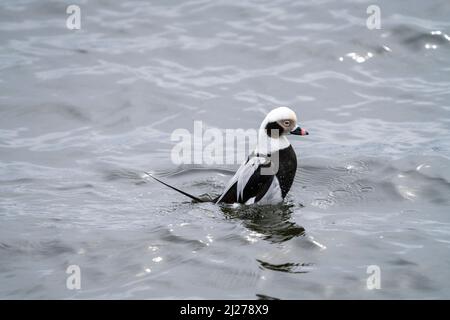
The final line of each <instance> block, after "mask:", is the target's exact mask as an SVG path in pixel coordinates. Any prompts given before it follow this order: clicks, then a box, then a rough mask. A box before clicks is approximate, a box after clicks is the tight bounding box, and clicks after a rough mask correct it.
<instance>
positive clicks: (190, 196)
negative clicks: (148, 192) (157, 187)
mask: <svg viewBox="0 0 450 320" xmlns="http://www.w3.org/2000/svg"><path fill="white" fill-rule="evenodd" d="M144 173H145V174H146V175H148V176H149V177H151V178H153V179H155V180H156V181H158V182H159V183H162V184H163V185H165V186H167V187H169V188H171V189H173V190H175V191H178V192H179V193H181V194H183V195H185V196H187V197H189V198H191V199H192V200H194V201H196V202H208V201H205V200H202V199H200V198H197V197H196V196H193V195H192V194H189V193H187V192H184V191H182V190H180V189H177V188H175V187H172V186H171V185H170V184H167V183H165V182H164V181H161V180H159V179H158V178H156V177H154V176H153V175H152V174H150V173H148V172H144Z"/></svg>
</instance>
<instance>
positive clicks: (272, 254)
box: [0, 0, 450, 299]
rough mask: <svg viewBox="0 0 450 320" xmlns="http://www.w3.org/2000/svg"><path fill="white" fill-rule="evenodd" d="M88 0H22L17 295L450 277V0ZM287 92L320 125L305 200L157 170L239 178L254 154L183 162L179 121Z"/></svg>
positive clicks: (10, 161) (6, 4) (1, 92)
mask: <svg viewBox="0 0 450 320" xmlns="http://www.w3.org/2000/svg"><path fill="white" fill-rule="evenodd" d="M69 4H72V2H70V1H37V0H23V1H18V0H14V1H2V2H1V4H0V43H1V46H0V70H1V73H0V194H1V196H0V298H2V299H13V298H18V299H31V298H38V299H48V298H57V299H70V298H80V299H89V298H101V299H111V298H118V299H129V298H139V299H140V298H144V299H146V298H149V299H156V298H164V299H171V298H201V299H207V298H216V299H217V298H218V299H222V298H227V299H241V298H249V299H257V298H279V299H311V298H314V299H323V298H326V299H338V298H343V299H348V298H356V299H381V298H387V299H391V298H400V299H406V298H419V299H423V298H426V299H429V298H447V299H448V298H450V268H449V265H450V218H449V214H450V210H449V209H450V197H449V195H450V131H449V129H450V64H449V57H450V36H449V35H450V19H449V17H450V4H449V2H448V0H434V1H419V0H416V1H408V2H406V1H395V2H394V1H388V0H383V1H377V5H379V6H380V9H381V19H382V20H381V29H380V30H376V29H375V30H369V29H368V28H367V27H366V19H367V17H368V15H367V13H366V9H367V7H368V6H369V5H371V4H373V3H372V1H326V0H323V1H278V0H270V1H247V0H240V1H205V0H195V1H77V3H76V4H78V5H79V6H80V8H81V13H82V19H81V30H68V29H67V28H66V18H67V14H66V7H67V5H69ZM280 105H288V106H290V107H291V108H293V109H294V110H295V111H296V112H297V115H298V117H299V120H300V123H301V124H302V126H303V127H304V128H306V129H307V130H308V131H309V132H310V135H309V136H308V137H300V138H295V137H294V138H291V142H292V145H293V146H294V148H295V150H296V152H297V156H298V160H299V168H298V172H297V176H296V179H295V182H294V185H293V187H292V189H291V192H290V193H289V196H288V199H287V201H286V203H285V204H284V205H281V206H273V207H250V208H239V209H230V208H220V207H218V206H215V205H213V204H210V203H200V204H198V203H197V204H196V203H191V202H190V201H189V199H187V198H185V197H184V196H182V195H180V194H178V193H175V192H173V191H172V190H170V189H167V188H165V187H164V186H161V185H160V184H157V183H155V182H154V181H151V180H149V179H148V178H147V177H145V175H143V172H144V171H152V172H155V173H157V174H158V175H159V176H160V177H162V178H164V179H165V180H166V181H167V182H169V183H171V184H174V185H176V186H178V187H179V188H182V189H184V190H187V191H189V192H192V193H194V194H196V195H199V194H202V193H210V194H219V193H220V192H221V190H222V189H223V188H224V186H225V184H226V182H227V180H228V179H229V178H230V177H231V175H232V173H233V170H235V169H236V168H237V165H235V166H225V165H224V166H217V165H212V166H208V165H197V166H194V167H193V166H187V165H186V166H182V167H179V166H177V165H175V164H174V163H172V161H171V157H170V153H171V150H172V148H173V146H174V145H175V142H174V141H171V134H172V132H173V131H174V130H175V129H178V128H185V129H187V130H190V131H191V130H192V129H193V123H194V121H203V123H204V125H205V126H208V127H211V128H219V129H221V130H225V129H228V128H245V129H247V128H257V127H258V126H259V124H260V122H261V120H262V119H263V118H264V115H265V113H266V112H267V111H269V110H271V109H272V108H273V107H276V106H280ZM69 265H78V266H79V267H80V270H81V290H69V289H67V287H66V279H67V277H68V276H69V275H68V274H66V269H67V267H68V266H69ZM371 265H376V266H378V267H379V268H380V271H381V289H378V290H377V289H374V290H369V289H368V288H367V285H366V281H367V278H368V277H369V276H370V274H368V273H367V267H368V266H371Z"/></svg>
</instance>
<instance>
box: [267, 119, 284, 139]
mask: <svg viewBox="0 0 450 320" xmlns="http://www.w3.org/2000/svg"><path fill="white" fill-rule="evenodd" d="M265 129H266V133H267V135H268V136H269V137H272V135H274V137H275V136H276V137H278V136H280V134H281V133H283V127H281V126H280V125H279V124H278V122H269V123H268V124H266V128H265ZM272 130H274V131H272ZM275 130H276V131H275Z"/></svg>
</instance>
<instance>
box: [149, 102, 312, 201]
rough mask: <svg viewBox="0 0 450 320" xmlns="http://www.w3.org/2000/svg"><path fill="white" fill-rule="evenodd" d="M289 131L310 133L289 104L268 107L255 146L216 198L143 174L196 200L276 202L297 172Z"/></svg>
mask: <svg viewBox="0 0 450 320" xmlns="http://www.w3.org/2000/svg"><path fill="white" fill-rule="evenodd" d="M291 135H293V136H306V135H309V133H308V131H306V130H305V129H303V128H302V127H300V126H299V124H298V123H297V115H296V113H295V112H294V111H293V110H292V109H290V108H289V107H278V108H275V109H273V110H271V111H270V112H269V113H268V114H267V115H266V117H265V118H264V120H263V121H262V122H261V125H260V127H259V130H258V140H257V145H256V147H255V149H254V150H253V151H252V152H251V153H250V154H249V155H248V157H247V158H246V160H245V161H244V162H243V163H242V164H241V166H240V167H239V168H238V170H237V171H236V173H235V174H234V175H233V177H232V178H231V179H230V180H229V181H228V183H227V184H226V186H225V188H224V191H223V192H222V193H221V194H220V195H219V196H218V197H216V198H215V199H208V200H205V199H200V198H199V197H196V196H193V195H191V194H189V193H187V192H185V191H182V190H180V189H178V188H176V187H174V186H171V185H169V184H167V183H165V182H164V181H161V180H160V179H158V178H156V177H155V176H153V175H152V174H150V173H148V172H146V174H147V175H149V176H150V177H152V178H153V179H155V180H156V181H158V182H160V183H162V184H164V185H166V186H168V187H169V188H171V189H173V190H175V191H178V192H179V193H181V194H183V195H185V196H188V197H190V198H191V199H193V200H194V201H195V202H213V203H215V204H219V205H220V204H227V205H229V204H244V205H253V204H260V205H274V204H278V203H281V202H283V201H284V199H285V198H286V196H287V194H288V193H289V191H290V189H291V186H292V184H293V182H294V177H295V174H296V172H297V155H296V153H295V151H294V148H293V147H292V145H291V144H290V142H289V140H288V136H291Z"/></svg>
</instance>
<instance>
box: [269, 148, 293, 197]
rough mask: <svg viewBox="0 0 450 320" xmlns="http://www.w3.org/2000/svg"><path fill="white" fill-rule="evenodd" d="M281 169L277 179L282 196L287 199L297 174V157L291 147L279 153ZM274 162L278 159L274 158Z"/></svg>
mask: <svg viewBox="0 0 450 320" xmlns="http://www.w3.org/2000/svg"><path fill="white" fill-rule="evenodd" d="M278 153H279V154H278V156H279V167H278V172H277V174H276V177H277V178H278V181H279V183H280V188H281V195H282V197H283V198H285V197H286V195H287V193H288V192H289V190H290V189H291V186H292V183H293V182H294V177H295V173H296V172H297V155H296V154H295V151H294V149H293V148H292V146H291V145H289V147H287V148H285V149H282V150H280V151H278ZM271 160H272V161H275V160H276V158H274V157H272V159H271Z"/></svg>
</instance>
